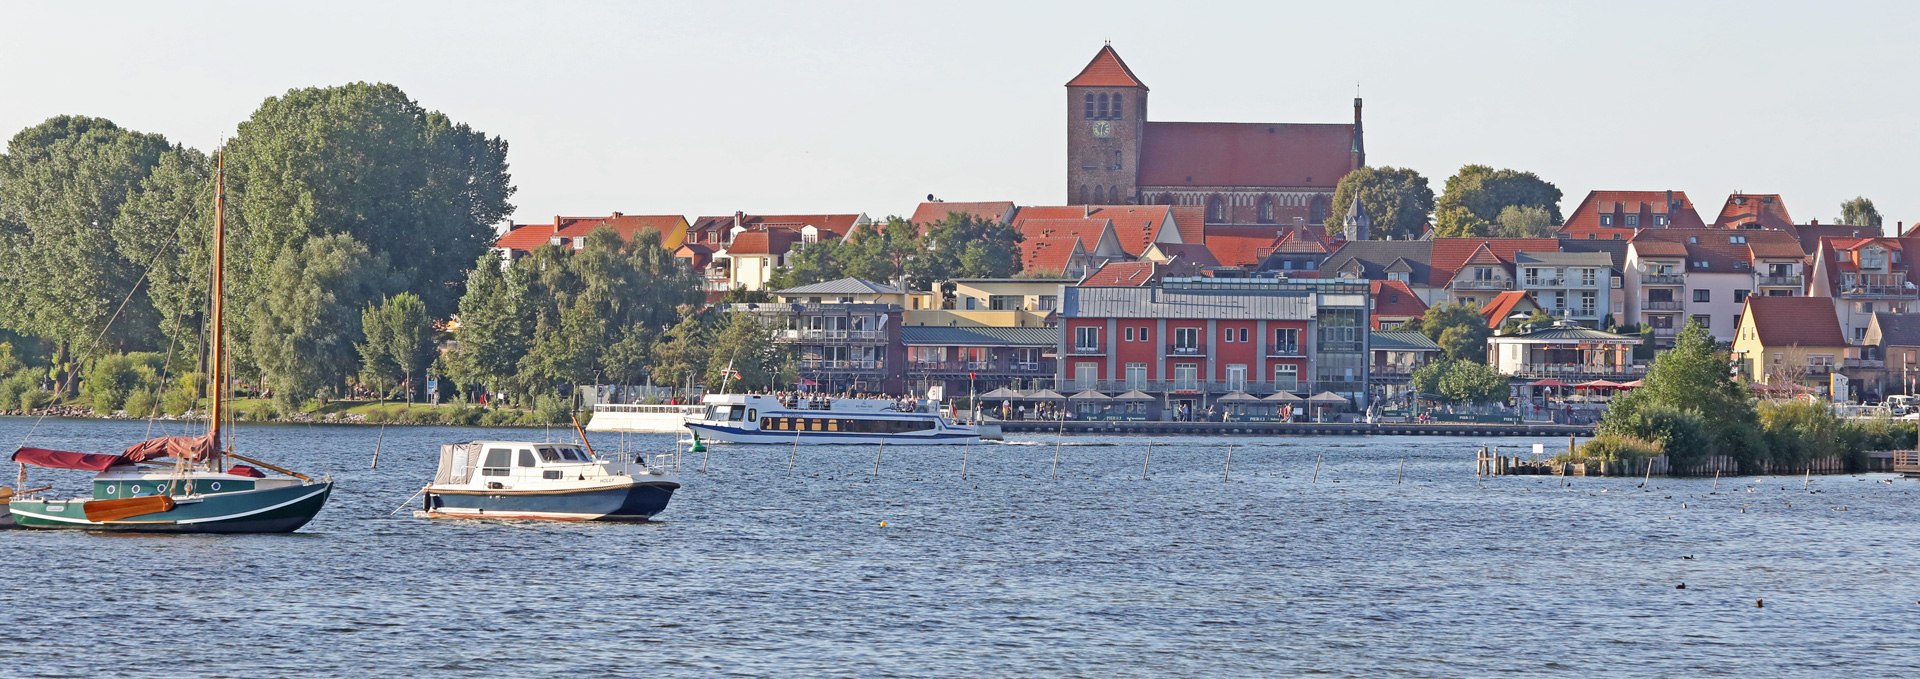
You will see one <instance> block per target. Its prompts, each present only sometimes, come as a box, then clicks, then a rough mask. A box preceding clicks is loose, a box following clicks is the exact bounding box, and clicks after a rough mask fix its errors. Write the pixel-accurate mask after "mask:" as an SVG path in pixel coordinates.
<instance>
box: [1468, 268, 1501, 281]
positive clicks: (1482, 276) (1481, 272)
mask: <svg viewBox="0 0 1920 679" xmlns="http://www.w3.org/2000/svg"><path fill="white" fill-rule="evenodd" d="M1473 279H1474V280H1476V281H1491V280H1497V279H1496V278H1494V275H1493V267H1490V266H1478V267H1474V269H1473Z"/></svg>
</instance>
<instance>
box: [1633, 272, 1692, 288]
mask: <svg viewBox="0 0 1920 679" xmlns="http://www.w3.org/2000/svg"><path fill="white" fill-rule="evenodd" d="M1686 282H1687V277H1686V276H1684V275H1681V274H1677V273H1643V274H1640V284H1641V285H1685V284H1686Z"/></svg>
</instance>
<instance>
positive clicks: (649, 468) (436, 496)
mask: <svg viewBox="0 0 1920 679" xmlns="http://www.w3.org/2000/svg"><path fill="white" fill-rule="evenodd" d="M669 457H670V456H667V455H659V456H655V459H654V460H653V462H652V463H651V464H650V463H648V462H647V461H646V460H645V459H636V460H634V461H632V462H627V461H621V462H619V463H614V462H609V461H607V460H604V459H600V458H599V457H597V456H596V455H595V454H594V453H593V450H592V448H590V447H587V446H585V445H581V444H572V443H532V442H526V441H473V442H469V443H450V444H446V445H443V446H441V447H440V465H439V468H438V469H437V470H436V471H435V472H434V476H433V483H432V484H430V485H428V486H427V487H426V488H425V489H423V490H422V495H423V496H424V498H423V499H422V501H421V507H420V510H419V511H416V512H414V515H415V516H420V517H423V518H432V519H446V518H460V519H546V520H553V521H646V520H648V519H651V518H653V516H654V515H656V514H659V513H660V512H662V511H666V508H667V501H668V500H670V499H672V498H673V491H675V490H679V488H680V479H679V477H678V476H677V475H676V474H674V472H673V470H672V465H671V463H669V462H668V458H669Z"/></svg>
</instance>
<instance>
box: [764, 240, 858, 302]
mask: <svg viewBox="0 0 1920 679" xmlns="http://www.w3.org/2000/svg"><path fill="white" fill-rule="evenodd" d="M844 254H845V253H842V252H841V247H840V243H837V242H832V241H828V242H821V243H808V244H806V245H805V246H804V247H796V248H795V249H794V250H793V251H792V252H791V253H788V254H787V266H786V268H783V269H780V270H779V271H776V272H774V274H773V277H772V278H771V279H769V280H768V281H767V287H768V288H770V289H773V290H785V289H787V288H796V287H799V286H802V285H812V284H814V283H821V282H825V281H831V280H839V279H841V278H845V277H846V267H845V262H844V260H845V256H844Z"/></svg>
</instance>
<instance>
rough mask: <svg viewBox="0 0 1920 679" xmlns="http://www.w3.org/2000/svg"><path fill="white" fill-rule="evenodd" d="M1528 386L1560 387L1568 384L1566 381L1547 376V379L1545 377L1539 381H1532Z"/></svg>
mask: <svg viewBox="0 0 1920 679" xmlns="http://www.w3.org/2000/svg"><path fill="white" fill-rule="evenodd" d="M1527 386H1529V387H1554V388H1559V387H1564V386H1567V383H1565V382H1562V381H1560V380H1556V379H1553V378H1551V377H1549V378H1547V379H1544V380H1540V381H1538V382H1530V383H1528V384H1527Z"/></svg>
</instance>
